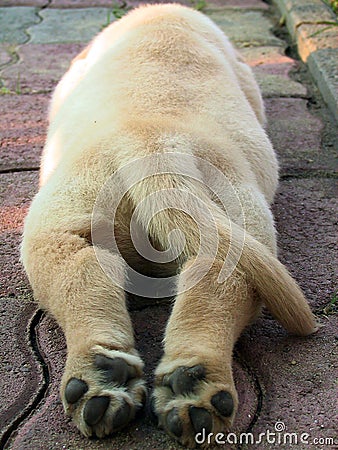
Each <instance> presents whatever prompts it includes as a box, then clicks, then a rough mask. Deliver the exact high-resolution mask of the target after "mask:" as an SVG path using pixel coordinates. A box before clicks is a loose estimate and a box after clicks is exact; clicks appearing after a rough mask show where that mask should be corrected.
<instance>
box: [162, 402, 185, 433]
mask: <svg viewBox="0 0 338 450" xmlns="http://www.w3.org/2000/svg"><path fill="white" fill-rule="evenodd" d="M166 426H167V428H168V430H169V431H170V432H171V433H172V434H174V435H175V436H176V437H181V436H182V433H183V426H182V422H181V419H180V416H179V415H178V409H177V408H174V409H172V410H171V411H169V412H168V414H167V417H166Z"/></svg>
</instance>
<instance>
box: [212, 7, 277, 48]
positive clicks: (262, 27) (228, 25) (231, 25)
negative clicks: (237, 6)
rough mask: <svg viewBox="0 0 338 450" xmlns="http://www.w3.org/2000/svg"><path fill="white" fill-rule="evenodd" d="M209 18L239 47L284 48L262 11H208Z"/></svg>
mask: <svg viewBox="0 0 338 450" xmlns="http://www.w3.org/2000/svg"><path fill="white" fill-rule="evenodd" d="M208 16H209V17H210V18H211V19H212V20H213V21H214V22H215V23H216V24H217V25H218V26H219V27H220V28H221V29H222V30H223V31H224V33H225V34H226V35H227V36H228V37H229V38H230V39H231V41H232V42H233V43H235V44H236V45H237V46H238V47H240V48H241V47H257V46H267V45H275V46H282V45H283V44H282V41H281V40H280V39H278V38H277V37H276V36H274V35H273V33H272V31H271V28H272V26H271V22H270V20H269V19H268V18H267V17H265V15H264V13H263V12H260V11H247V10H243V11H234V10H227V11H226V12H224V14H220V12H219V11H216V10H215V11H212V10H210V11H208Z"/></svg>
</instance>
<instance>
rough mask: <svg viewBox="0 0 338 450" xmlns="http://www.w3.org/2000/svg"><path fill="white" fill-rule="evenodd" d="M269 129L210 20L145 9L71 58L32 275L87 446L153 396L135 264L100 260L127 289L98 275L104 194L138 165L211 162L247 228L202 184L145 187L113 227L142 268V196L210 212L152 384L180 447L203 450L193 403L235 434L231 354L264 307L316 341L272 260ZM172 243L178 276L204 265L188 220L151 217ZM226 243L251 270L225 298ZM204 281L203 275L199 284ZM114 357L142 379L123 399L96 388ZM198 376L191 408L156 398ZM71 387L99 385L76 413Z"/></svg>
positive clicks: (26, 244)
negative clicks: (102, 406)
mask: <svg viewBox="0 0 338 450" xmlns="http://www.w3.org/2000/svg"><path fill="white" fill-rule="evenodd" d="M263 125H264V110H263V104H262V99H261V96H260V93H259V89H258V87H257V85H256V82H255V80H254V78H253V75H252V73H251V70H250V68H249V67H248V66H247V65H246V64H245V63H244V62H243V61H242V60H241V58H240V57H239V56H238V54H237V53H236V52H235V50H234V49H233V48H232V46H231V45H230V43H229V41H228V39H227V38H226V37H225V36H224V35H223V33H222V32H221V31H220V30H219V29H218V28H217V27H216V26H215V25H214V24H213V23H212V22H211V21H210V20H209V19H208V18H206V17H205V16H203V15H202V14H201V13H198V12H196V11H193V10H191V9H188V8H185V7H182V6H179V5H174V4H173V5H161V6H159V5H156V6H146V7H141V8H139V9H137V10H134V11H133V12H131V13H129V14H128V15H127V16H126V17H124V18H123V19H121V20H120V21H118V22H116V23H114V24H112V25H110V26H109V27H107V28H106V29H105V30H104V31H103V32H101V33H100V34H99V35H98V36H97V37H96V38H95V39H94V40H93V41H92V43H91V44H89V46H88V47H87V48H86V49H85V50H84V51H83V52H82V53H81V54H80V55H79V56H78V57H77V58H75V59H74V61H73V62H72V65H71V67H70V68H69V70H68V72H67V73H66V74H65V75H64V77H63V78H62V80H61V81H60V83H59V84H58V86H57V88H56V90H55V92H54V95H53V99H52V102H51V106H50V125H49V130H48V136H47V141H46V145H45V148H44V151H43V156H42V163H41V177H40V181H41V183H40V184H41V186H40V190H39V192H38V194H37V195H36V197H35V198H34V200H33V203H32V205H31V208H30V210H29V213H28V216H27V219H26V223H25V229H24V238H23V243H22V261H23V264H24V266H25V269H26V271H27V274H28V277H29V280H30V282H31V285H32V287H33V290H34V295H35V298H36V300H37V302H38V303H39V305H40V306H41V307H42V308H44V309H46V310H47V311H49V312H50V313H51V314H52V315H53V316H54V317H55V318H56V319H57V321H58V323H59V324H60V325H61V327H62V329H63V330H64V332H65V335H66V339H67V347H68V358H67V364H66V369H65V374H64V377H63V380H62V386H61V395H62V398H63V403H64V406H65V409H66V411H67V413H69V414H71V415H72V416H73V418H74V420H75V422H76V423H77V425H78V427H79V429H80V430H81V431H82V432H83V433H84V434H85V435H87V436H89V435H92V434H94V433H95V434H96V435H98V436H99V437H102V436H104V435H106V434H109V433H111V432H112V431H114V426H113V425H112V423H113V421H114V414H116V411H117V409H118V407H119V405H121V404H122V402H123V401H124V400H123V399H125V401H126V402H127V403H128V404H129V405H130V417H129V420H131V419H132V418H133V416H134V414H135V412H136V410H137V408H138V407H139V406H140V405H141V403H142V400H143V397H144V392H145V387H144V382H143V381H142V367H143V363H142V361H141V359H140V358H139V356H138V354H137V352H136V350H135V349H134V339H133V330H132V325H131V322H130V318H129V316H128V312H127V308H126V304H125V293H124V290H123V288H122V287H121V286H123V284H124V278H125V261H124V260H123V259H122V258H121V256H119V255H112V254H110V253H109V252H108V251H107V250H104V249H99V250H97V251H98V252H99V260H100V261H102V260H105V261H107V264H110V267H111V270H112V271H113V272H114V276H115V277H116V278H117V279H118V280H120V284H119V286H117V285H116V284H115V283H113V282H112V281H111V279H110V278H109V277H108V276H107V275H106V273H105V272H104V271H103V270H102V268H101V265H100V264H99V262H98V258H97V256H98V255H97V254H95V252H94V249H93V247H92V245H91V217H92V211H93V206H94V203H95V200H96V198H97V196H98V194H99V192H100V189H101V188H102V186H103V184H104V183H105V181H106V180H107V179H108V177H110V176H111V175H112V174H113V173H114V172H115V171H116V170H118V169H119V168H121V167H122V166H124V165H125V164H127V163H129V162H130V161H133V160H135V159H137V158H142V157H144V156H148V155H152V154H163V155H165V154H166V153H168V152H178V153H184V154H186V155H191V156H196V157H199V158H202V159H204V160H206V161H208V162H210V163H211V164H213V165H214V166H215V167H217V168H218V169H219V170H221V171H222V172H223V174H224V175H225V176H226V177H227V179H228V180H230V182H231V184H232V185H233V186H234V188H235V190H236V192H237V195H238V197H239V199H240V201H241V204H242V208H243V214H244V217H245V225H246V229H245V232H246V234H245V243H244V246H243V245H242V244H243V243H242V241H241V236H242V234H243V229H242V228H241V226H240V224H237V226H236V223H235V222H236V219H233V218H232V219H233V223H230V222H229V220H228V218H227V215H226V213H225V211H224V210H223V209H222V207H221V205H219V203H218V202H217V201H216V200H215V199H213V198H211V196H210V193H209V191H208V190H207V189H204V187H203V186H202V185H201V183H198V182H196V181H193V179H190V180H187V178H185V177H183V176H181V175H172V174H170V173H168V174H166V175H161V176H160V177H158V178H157V177H151V178H147V179H145V180H144V181H143V182H142V183H139V184H137V185H136V186H135V187H134V188H133V189H131V190H130V192H129V197H128V200H126V199H124V201H123V204H122V205H121V213H120V214H118V215H117V218H116V220H117V230H118V233H119V236H120V244H121V245H122V247H123V252H124V254H125V255H127V259H128V258H130V260H133V261H134V263H135V264H137V262H138V255H137V254H136V253H135V252H134V251H133V249H132V248H131V247H132V246H131V242H130V237H129V230H128V220H129V218H130V216H131V215H132V212H133V210H134V208H135V207H136V206H137V205H138V204H139V203H140V202H141V201H143V202H144V203H143V209H142V210H141V212H139V215H138V220H139V223H140V226H146V225H147V224H148V221H149V220H150V219H151V218H152V210H153V206H154V205H152V204H151V200H149V197H148V196H149V194H150V193H152V192H156V191H157V190H158V189H163V188H167V189H171V188H173V189H174V188H176V189H177V188H178V187H180V188H182V189H183V190H185V191H187V192H193V193H194V194H195V195H197V196H199V197H200V198H203V199H204V201H205V202H206V204H208V207H209V208H210V210H211V211H212V212H213V215H214V217H215V221H216V224H217V228H218V232H219V237H220V241H219V248H218V252H217V254H216V257H215V259H214V260H212V261H211V262H210V267H211V268H210V270H209V271H208V273H207V274H206V275H205V276H204V277H203V279H202V280H201V281H199V282H198V283H197V284H196V285H195V286H194V287H193V288H192V289H190V290H188V291H185V292H181V291H184V289H181V288H182V287H183V286H184V285H185V283H186V282H187V281H188V280H186V279H185V277H186V275H185V273H186V272H184V271H183V272H182V276H181V278H180V281H179V286H178V290H179V292H181V293H179V294H178V296H177V298H176V301H175V303H174V306H173V311H172V315H171V317H170V320H169V323H168V326H167V330H166V335H165V348H164V350H165V353H164V357H163V359H162V361H161V363H160V365H159V367H158V369H157V371H156V385H157V387H156V388H155V393H154V399H155V400H154V403H155V409H156V413H157V415H158V417H159V423H160V424H161V425H162V426H163V427H164V428H166V423H165V421H166V417H167V416H166V414H167V413H168V411H170V410H171V409H172V408H177V410H178V411H179V414H180V420H181V422H182V424H183V425H182V426H183V431H182V436H181V437H179V440H180V441H181V442H182V443H183V444H185V445H189V446H193V445H194V438H193V432H192V429H191V424H190V422H189V413H188V410H189V405H191V404H194V405H195V406H198V407H203V408H206V409H207V410H208V411H211V413H212V416H213V431H215V432H217V431H221V430H223V429H224V428H225V427H229V426H230V425H231V423H232V421H233V418H234V415H235V411H236V408H237V395H236V391H235V387H234V382H233V378H232V371H231V359H232V349H233V346H234V344H235V342H236V339H237V338H238V337H239V335H240V333H241V331H242V330H243V329H244V327H246V326H247V325H248V324H249V323H250V322H251V321H252V320H253V319H254V318H255V317H257V315H258V314H259V311H260V307H261V302H262V301H263V302H264V303H265V305H266V306H267V307H268V308H269V309H270V311H271V312H272V314H273V315H274V316H275V317H276V318H277V319H278V320H279V321H280V322H281V323H282V324H283V325H284V326H285V328H286V329H288V330H289V331H290V332H292V333H296V334H301V335H307V334H310V333H312V332H313V331H314V330H315V327H316V325H315V321H314V318H313V316H312V314H311V312H310V309H309V307H308V305H307V303H306V301H305V299H304V297H303V295H302V293H301V291H300V289H299V288H298V286H297V284H296V282H295V281H294V280H293V279H292V278H291V277H290V275H289V274H288V272H287V270H286V269H285V267H283V265H282V264H281V263H280V262H279V261H278V260H277V258H276V232H275V228H274V223H273V218H272V215H271V212H270V207H269V206H270V204H271V202H272V200H273V197H274V193H275V190H276V186H277V181H278V166H277V161H276V157H275V154H274V151H273V149H272V146H271V144H270V142H269V140H268V138H267V136H266V133H265V131H264V129H263ZM189 169H190V170H191V173H192V174H196V177H197V178H202V179H203V180H204V181H205V184H206V185H207V186H208V173H204V172H203V168H202V169H201V168H200V167H198V165H197V164H193V163H192V164H191V167H190V168H189ZM143 171H144V173H147V168H146V167H142V165H140V167H139V173H138V174H137V176H139V175H141V174H142V173H143ZM130 176H131V177H132V176H133V174H131V175H130ZM220 188H222V186H220ZM173 228H179V229H181V230H182V231H183V232H184V233H185V236H186V246H185V248H184V252H183V256H182V258H181V259H179V260H178V261H177V263H178V264H179V266H183V268H186V267H189V266H191V265H193V264H194V261H195V256H196V253H197V250H198V246H199V233H198V230H197V228H196V226H195V224H194V222H193V221H192V220H191V219H189V218H188V217H187V216H186V215H184V214H182V213H181V212H180V211H177V210H173V209H168V210H165V211H163V212H162V213H160V214H157V215H156V216H155V217H153V219H152V221H151V225H150V228H149V234H150V238H151V239H153V240H154V242H156V243H157V245H158V247H159V248H160V249H164V248H166V246H167V245H168V234H169V233H170V231H171V230H172V229H173ZM231 230H232V231H231ZM230 239H231V242H232V245H234V246H235V248H237V249H238V251H239V253H240V254H241V257H240V259H239V262H238V265H237V268H236V270H235V271H234V272H233V273H232V274H231V275H230V276H229V277H228V278H227V279H226V281H224V282H223V283H219V282H218V281H217V275H218V273H219V271H220V270H221V267H222V261H223V260H224V258H225V257H226V254H227V250H228V248H229V243H230ZM242 247H243V248H242ZM205 262H206V263H207V261H205ZM139 263H140V264H141V262H140V261H139ZM202 266H203V261H202V262H201V261H199V262H198V263H197V264H195V266H194V271H195V272H196V271H197V272H196V273H198V271H199V270H202V269H203V267H202ZM153 320H156V318H154V319H153ZM116 352H118V355H120V356H121V355H122V356H121V357H122V358H125V360H126V362H127V363H128V364H129V365H131V366H134V367H135V368H136V369H135V370H136V373H137V374H138V375H137V376H135V380H134V381H133V385H132V386H129V388H128V389H121V388H119V387H117V386H114V387H111V386H102V382H101V381H100V377H99V375H98V374H97V371H96V370H95V368H94V366H93V363H92V360H93V356H94V355H95V354H97V353H100V354H104V355H106V356H108V357H111V358H115V357H116V355H117V353H116ZM196 364H202V365H203V366H204V367H205V368H206V371H207V378H206V380H205V382H203V385H201V386H199V388H196V389H197V391H196V392H195V393H194V396H192V397H191V396H188V395H186V396H178V397H172V395H171V394H170V395H169V394H168V389H167V388H165V387H163V385H162V384H161V383H162V381H163V377H164V376H165V375H166V374H168V373H171V372H173V371H174V370H175V369H176V368H177V367H179V366H188V367H190V366H192V365H196ZM72 377H75V378H78V379H81V380H85V381H86V383H87V384H88V385H89V390H88V392H87V393H86V394H85V395H84V397H83V398H81V399H80V400H79V402H78V403H77V404H76V405H75V406H74V405H69V404H68V403H67V401H66V400H65V397H64V392H65V387H66V385H67V382H68V380H69V379H71V378H72ZM219 390H223V391H224V390H225V391H227V392H230V393H231V395H232V397H233V399H234V403H235V408H234V411H233V414H232V415H231V417H228V418H223V417H222V416H221V415H219V414H217V413H215V411H214V410H213V409H212V408H211V406H210V398H211V397H212V395H213V394H214V393H215V392H218V391H219ZM98 395H106V396H108V397H110V404H109V408H108V410H107V413H106V415H105V416H104V417H103V419H102V420H101V422H100V423H99V424H97V425H95V426H93V427H90V426H88V425H87V424H86V423H85V421H84V419H83V409H84V407H85V404H86V401H87V400H88V399H90V398H91V397H92V396H98ZM168 395H169V397H168ZM167 431H168V430H167ZM168 432H169V434H172V433H171V432H170V430H169V431H168ZM176 437H177V436H176Z"/></svg>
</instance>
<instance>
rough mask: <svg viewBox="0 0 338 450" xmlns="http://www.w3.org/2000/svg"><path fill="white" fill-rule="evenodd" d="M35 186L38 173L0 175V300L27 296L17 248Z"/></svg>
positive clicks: (26, 287) (25, 281)
mask: <svg viewBox="0 0 338 450" xmlns="http://www.w3.org/2000/svg"><path fill="white" fill-rule="evenodd" d="M37 184H38V174H37V172H21V173H8V174H0V212H1V216H0V254H1V258H0V296H12V297H17V296H18V295H26V294H27V289H28V282H27V279H26V277H25V275H24V271H23V267H22V265H21V263H20V251H19V247H20V242H21V235H22V229H23V221H24V217H25V215H26V213H27V210H28V206H29V203H30V200H31V199H32V197H33V195H34V194H35V193H36V191H37Z"/></svg>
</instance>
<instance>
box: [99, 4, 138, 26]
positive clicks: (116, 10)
mask: <svg viewBox="0 0 338 450" xmlns="http://www.w3.org/2000/svg"><path fill="white" fill-rule="evenodd" d="M130 9H131V8H130V7H129V6H127V3H125V2H124V1H123V0H121V1H120V2H118V1H113V2H112V5H111V8H110V9H109V10H108V12H107V21H106V23H105V24H104V25H103V26H102V29H103V28H106V27H107V26H108V25H110V24H111V23H112V22H113V20H114V19H117V20H118V19H121V17H123V16H124V15H125V14H127V12H128V11H130Z"/></svg>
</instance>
